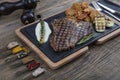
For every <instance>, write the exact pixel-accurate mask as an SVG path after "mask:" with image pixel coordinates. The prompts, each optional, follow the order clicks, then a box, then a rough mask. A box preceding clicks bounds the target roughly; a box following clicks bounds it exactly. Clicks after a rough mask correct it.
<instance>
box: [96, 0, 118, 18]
mask: <svg viewBox="0 0 120 80" xmlns="http://www.w3.org/2000/svg"><path fill="white" fill-rule="evenodd" d="M97 4H98V5H99V6H101V7H102V8H104V9H106V10H108V11H110V12H111V13H113V14H116V15H119V16H120V12H119V11H115V10H113V9H111V8H109V7H107V6H105V5H103V4H101V3H99V2H97Z"/></svg>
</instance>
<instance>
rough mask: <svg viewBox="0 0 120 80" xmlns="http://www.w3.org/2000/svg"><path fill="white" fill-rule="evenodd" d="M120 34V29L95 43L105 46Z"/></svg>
mask: <svg viewBox="0 0 120 80" xmlns="http://www.w3.org/2000/svg"><path fill="white" fill-rule="evenodd" d="M119 34H120V29H117V30H115V31H113V32H112V33H110V34H108V35H106V36H104V37H102V38H100V39H98V40H97V42H96V43H95V44H96V45H99V44H103V43H105V42H106V41H108V40H110V39H112V38H114V37H115V36H117V35H119Z"/></svg>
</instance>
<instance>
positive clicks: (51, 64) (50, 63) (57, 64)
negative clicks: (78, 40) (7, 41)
mask: <svg viewBox="0 0 120 80" xmlns="http://www.w3.org/2000/svg"><path fill="white" fill-rule="evenodd" d="M34 23H36V22H34ZM34 23H32V24H34ZM32 24H29V25H27V26H23V27H21V28H19V29H17V30H16V31H15V32H16V34H17V36H18V37H19V38H20V39H22V40H23V41H24V42H25V43H26V44H27V45H28V46H29V47H30V48H31V49H32V50H33V51H34V52H35V53H37V55H38V56H39V57H40V58H41V59H42V60H43V61H44V62H45V63H46V64H47V65H48V66H49V67H50V68H51V69H57V68H59V67H61V66H62V65H64V64H66V63H68V62H70V61H72V60H73V59H75V58H77V57H79V56H80V55H82V54H83V53H85V52H86V51H87V50H88V46H86V47H83V48H82V49H80V50H78V51H76V52H74V53H72V54H71V55H69V56H67V57H65V58H63V59H62V60H60V61H58V62H53V61H52V60H50V59H49V58H48V57H47V56H46V55H45V54H44V53H43V52H42V51H41V50H40V49H39V48H38V47H37V46H36V45H35V44H33V43H32V42H31V41H30V40H29V39H28V38H27V37H26V36H25V35H24V34H23V33H21V31H20V30H21V29H23V28H25V27H29V26H30V25H32Z"/></svg>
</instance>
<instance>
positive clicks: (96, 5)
mask: <svg viewBox="0 0 120 80" xmlns="http://www.w3.org/2000/svg"><path fill="white" fill-rule="evenodd" d="M92 5H93V7H94V8H95V9H96V10H97V11H100V12H101V11H103V12H105V13H107V14H108V15H110V16H112V17H113V18H115V19H116V20H118V21H119V22H120V18H118V17H116V16H115V15H113V14H112V13H110V12H108V11H107V10H103V9H102V8H100V6H99V5H98V4H97V2H96V1H93V2H92Z"/></svg>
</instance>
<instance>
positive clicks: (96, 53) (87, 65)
mask: <svg viewBox="0 0 120 80" xmlns="http://www.w3.org/2000/svg"><path fill="white" fill-rule="evenodd" d="M4 1H10V0H0V2H4ZM12 1H13V2H14V1H17V0H12ZM81 1H87V2H91V1H93V0H41V2H40V3H39V4H38V6H37V9H36V14H41V15H42V18H46V17H49V16H51V15H52V14H54V13H56V12H57V13H59V12H62V11H64V10H65V9H67V8H69V7H70V6H71V4H72V3H74V2H81ZM21 14H22V10H17V11H15V12H14V13H12V14H11V15H8V16H2V17H0V80H22V78H23V77H25V76H26V75H28V74H30V73H31V72H30V71H29V72H26V73H25V74H21V75H20V76H17V75H15V73H16V72H17V71H19V70H22V69H23V68H24V67H25V65H22V66H21V67H17V68H11V67H10V65H11V64H14V63H15V62H13V63H10V64H5V63H4V60H5V59H6V58H2V56H3V53H4V54H5V53H7V52H10V51H9V50H7V48H6V46H7V44H8V43H9V42H11V41H18V42H19V43H21V44H23V45H25V44H24V43H23V42H22V41H21V40H20V39H19V38H18V37H17V36H16V34H15V32H14V31H15V30H16V29H17V28H19V27H21V26H23V24H22V23H21V21H20V16H21ZM30 55H32V56H33V57H34V58H36V59H37V60H38V61H39V62H41V63H43V66H44V67H45V68H46V69H47V72H45V73H44V74H42V75H41V76H39V77H37V78H35V79H34V80H120V36H117V37H116V38H114V39H112V40H110V41H108V42H106V43H105V44H103V45H99V46H95V45H91V46H90V49H89V51H88V52H86V53H85V54H83V55H82V56H81V57H79V58H77V59H75V60H74V61H72V62H70V63H68V64H66V65H64V66H63V67H61V68H59V69H57V70H51V69H50V68H49V67H48V66H47V65H46V64H45V63H44V62H43V61H42V60H41V59H40V58H39V57H38V56H37V55H36V54H35V53H34V52H32V53H31V54H30ZM11 56H12V55H11ZM11 56H9V57H11ZM16 62H17V61H16Z"/></svg>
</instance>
